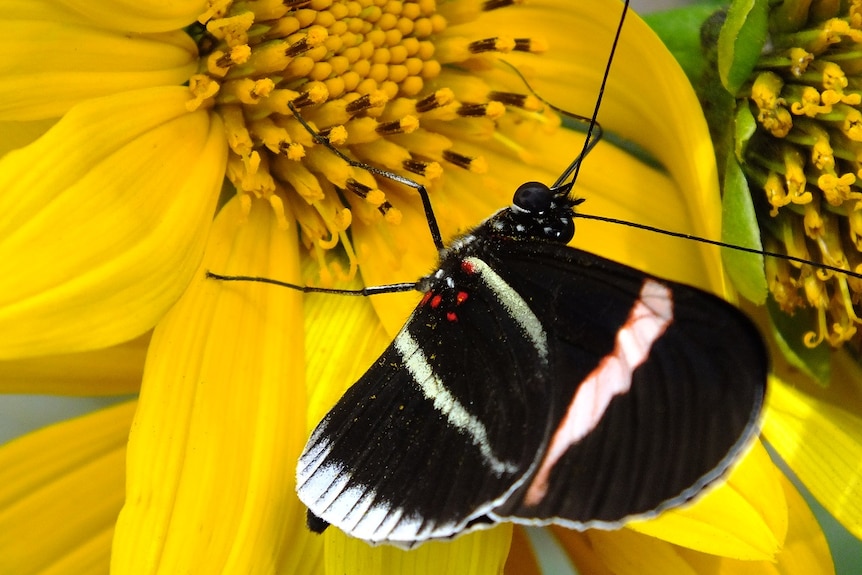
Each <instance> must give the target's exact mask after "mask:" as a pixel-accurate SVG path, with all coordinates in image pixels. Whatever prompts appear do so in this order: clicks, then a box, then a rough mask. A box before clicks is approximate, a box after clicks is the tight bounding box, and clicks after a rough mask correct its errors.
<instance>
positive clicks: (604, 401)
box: [524, 279, 673, 505]
mask: <svg viewBox="0 0 862 575" xmlns="http://www.w3.org/2000/svg"><path fill="white" fill-rule="evenodd" d="M672 319H673V296H672V294H671V291H670V289H669V288H668V287H667V286H664V285H662V284H660V283H658V282H656V281H654V280H651V279H647V280H646V281H645V282H644V285H643V286H642V287H641V292H640V297H639V298H638V300H637V301H636V302H635V305H634V307H632V310H631V311H630V312H629V316H628V319H626V322H625V324H623V327H622V328H620V330H619V331H618V332H617V337H616V342H615V345H614V350H613V351H612V352H611V354H610V355H608V356H606V357H604V358H603V359H602V361H601V362H600V363H599V365H598V366H596V368H595V369H594V370H593V371H592V373H590V374H589V375H588V376H587V378H586V379H585V380H584V382H583V383H582V384H581V385H580V386H579V387H578V390H577V392H575V396H574V397H573V398H572V402H571V403H570V404H569V409H568V411H567V412H566V415H565V417H564V418H563V420H562V422H561V423H560V426H559V427H558V428H557V431H556V432H555V433H554V437H553V438H552V439H551V443H550V445H549V446H548V451H547V453H545V457H544V458H543V460H542V465H541V466H540V467H539V470H538V471H537V472H536V476H535V477H534V478H533V481H532V483H531V484H530V487H529V489H528V490H527V495H526V497H525V498H524V502H525V503H526V504H527V505H536V504H537V503H539V502H540V501H541V500H542V498H543V497H544V496H545V493H546V492H547V489H548V476H549V474H550V472H551V469H553V467H554V465H555V464H556V463H557V461H558V460H559V459H560V457H562V456H563V454H564V453H565V452H566V450H568V449H569V447H571V446H572V445H574V444H575V443H577V442H578V441H580V440H581V439H583V438H584V437H586V436H587V435H588V434H589V433H590V432H591V431H593V430H594V429H595V428H596V426H597V425H598V424H599V421H601V419H602V417H604V415H605V411H606V410H607V408H608V405H610V403H611V400H612V399H613V398H614V396H617V395H621V394H623V393H627V392H628V391H629V389H631V385H632V374H633V373H634V370H635V369H636V368H637V367H638V366H639V365H641V364H642V363H643V362H644V361H645V360H646V358H647V357H649V353H650V349H652V346H653V344H654V343H655V342H656V340H657V339H658V338H659V337H661V335H662V334H663V333H664V332H665V330H666V329H667V326H668V325H670V323H671V320H672Z"/></svg>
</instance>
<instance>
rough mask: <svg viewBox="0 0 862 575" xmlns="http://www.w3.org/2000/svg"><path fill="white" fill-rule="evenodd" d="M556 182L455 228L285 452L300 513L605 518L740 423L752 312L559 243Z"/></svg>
mask: <svg viewBox="0 0 862 575" xmlns="http://www.w3.org/2000/svg"><path fill="white" fill-rule="evenodd" d="M570 188H571V184H567V185H564V186H561V187H558V188H556V189H551V188H549V187H547V186H545V185H543V184H540V183H536V182H530V183H527V184H523V185H522V186H520V187H519V188H518V190H517V192H515V196H514V203H513V205H512V206H511V207H509V208H505V209H503V210H501V211H499V212H497V213H496V214H495V215H493V216H492V217H491V218H489V219H488V220H486V221H485V222H483V223H482V224H480V225H479V226H478V227H476V228H475V229H473V230H472V231H471V232H469V233H467V234H466V235H463V236H461V237H460V238H458V239H457V240H455V241H454V242H453V243H452V244H451V245H450V246H449V247H448V248H447V249H445V250H444V251H442V252H441V254H440V265H439V269H438V270H437V271H436V272H434V273H433V274H431V275H430V276H428V277H426V278H423V279H422V280H420V281H419V282H418V284H417V289H420V290H421V291H423V292H424V294H425V295H424V297H423V298H422V301H421V302H420V304H419V305H418V307H417V308H416V309H415V310H414V312H413V314H412V315H411V316H410V318H409V319H408V321H407V323H406V324H405V325H404V327H403V328H402V329H401V331H400V333H399V334H398V335H397V336H396V338H395V340H394V341H393V342H392V344H391V345H390V346H389V347H388V348H387V350H386V351H385V352H384V353H383V355H382V356H380V358H379V359H378V360H377V361H376V362H375V363H374V365H372V366H371V368H370V369H369V370H368V371H367V372H366V373H365V375H363V376H362V377H361V378H360V379H359V381H358V382H356V383H355V384H354V385H353V386H352V387H351V388H350V389H349V390H348V391H347V392H346V393H345V394H344V396H343V397H342V398H341V399H340V400H339V402H338V403H337V404H336V405H335V407H334V408H333V409H332V410H331V411H330V412H329V414H327V415H326V417H325V418H324V419H323V421H321V422H320V424H319V425H318V426H317V428H316V429H315V430H314V432H313V434H312V436H311V438H310V439H309V441H308V444H307V445H306V448H305V451H304V452H303V454H302V456H301V457H300V460H299V463H298V467H297V486H298V487H297V491H298V494H299V497H300V499H301V500H302V501H303V503H305V505H307V506H308V508H309V525H310V527H312V529H314V530H316V531H322V530H323V529H324V528H325V527H326V526H327V524H333V525H335V526H337V527H338V528H339V529H342V530H343V531H345V532H346V533H348V534H350V535H353V536H355V537H358V538H360V539H364V540H367V541H370V542H386V543H392V544H397V545H401V546H407V547H409V546H412V545H414V544H416V543H418V542H422V541H425V540H428V539H435V538H446V537H452V536H454V535H457V534H460V533H462V532H465V531H467V530H470V529H473V528H477V527H482V526H488V525H491V524H494V523H497V522H500V521H513V522H518V523H528V524H546V523H556V524H560V525H564V526H568V527H573V528H577V529H583V528H588V527H598V528H614V527H618V526H620V525H621V523H622V522H624V521H626V520H629V519H632V518H635V517H639V518H643V517H651V516H654V515H656V514H658V513H659V512H661V511H662V510H664V509H666V508H669V507H673V506H676V505H679V504H681V503H684V502H686V501H688V500H690V499H691V498H692V497H694V496H695V495H696V494H698V493H699V492H701V491H702V490H703V489H704V487H706V486H707V485H708V484H709V483H711V482H712V481H714V480H715V479H717V478H719V477H721V476H722V474H724V473H725V472H726V471H727V469H728V467H729V466H730V465H731V463H732V462H733V461H734V460H735V459H736V458H737V457H738V455H739V453H740V451H741V450H742V449H743V448H744V447H745V446H746V445H747V444H748V443H749V442H750V440H751V439H752V437H753V436H754V435H755V434H756V433H757V421H758V417H759V413H760V411H761V408H762V405H763V398H764V393H765V388H766V376H767V370H768V359H767V353H766V350H765V348H764V344H763V342H762V339H761V337H760V335H759V333H758V331H757V329H756V328H755V327H754V326H753V325H752V323H751V322H750V321H749V320H748V319H747V318H746V317H745V316H744V315H743V314H742V313H741V312H739V311H738V310H737V309H736V308H734V307H733V306H731V305H730V304H728V303H727V302H725V301H724V300H721V299H719V298H717V297H715V296H713V295H711V294H708V293H706V292H704V291H701V290H699V289H696V288H693V287H690V286H686V285H683V284H679V283H675V282H670V281H667V280H663V279H659V278H656V277H652V276H650V275H648V274H645V273H643V272H641V271H638V270H635V269H633V268H630V267H628V266H625V265H622V264H619V263H616V262H613V261H610V260H607V259H604V258H601V257H598V256H596V255H593V254H590V253H587V252H584V251H581V250H577V249H574V248H571V247H568V246H566V243H567V242H568V241H569V240H570V239H571V238H572V236H573V234H574V223H573V208H574V206H575V205H576V204H578V203H580V202H579V201H577V200H572V199H570V198H569V191H570Z"/></svg>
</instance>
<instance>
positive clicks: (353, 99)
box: [187, 0, 841, 283]
mask: <svg viewBox="0 0 862 575" xmlns="http://www.w3.org/2000/svg"><path fill="white" fill-rule="evenodd" d="M520 3H521V2H520V0H489V1H485V2H482V1H479V0H467V1H464V2H453V3H444V2H435V1H434V0H413V1H411V0H287V1H283V0H282V1H276V0H261V1H256V2H234V1H231V0H209V2H208V3H207V4H208V5H207V9H206V11H205V12H204V13H203V14H202V15H201V16H200V17H199V19H198V21H199V23H200V24H201V25H203V26H200V25H196V26H193V27H190V28H189V33H190V34H192V35H193V37H195V36H194V34H198V36H197V37H195V39H196V41H197V42H198V46H199V48H200V52H201V57H200V64H199V67H198V70H197V73H196V74H195V75H194V76H193V77H192V78H191V79H190V80H189V91H190V93H191V98H190V100H189V102H188V104H187V105H188V107H189V109H191V110H194V109H198V108H207V109H212V110H213V111H214V112H216V113H217V114H219V115H220V116H221V117H222V119H223V121H224V126H225V131H226V138H227V143H228V147H229V154H230V156H229V159H228V170H227V177H228V179H229V180H230V182H231V184H232V185H233V187H234V188H235V189H236V192H237V193H238V194H240V195H241V196H243V199H242V205H243V206H245V209H246V210H248V209H250V206H251V204H252V201H257V200H263V201H266V202H267V203H268V204H269V206H271V209H272V210H273V211H274V212H275V214H276V215H277V218H278V222H279V225H280V226H281V227H283V228H285V229H288V230H291V229H292V230H293V232H292V233H299V234H300V237H301V240H302V242H303V244H304V245H305V246H306V247H307V248H308V249H309V251H310V252H311V253H312V255H313V257H314V258H315V259H316V260H317V261H318V262H319V263H320V271H319V274H318V276H317V279H318V280H320V281H323V282H325V281H326V278H327V277H330V276H333V275H338V274H332V273H330V272H331V270H332V269H334V268H336V267H338V266H337V265H336V264H334V263H333V260H332V259H331V258H330V256H328V255H327V254H328V253H330V252H331V251H332V250H336V249H337V250H338V252H337V253H334V254H332V256H331V257H332V258H344V257H346V258H347V260H348V262H349V268H350V270H351V273H352V272H353V271H355V270H356V269H357V265H358V262H357V261H356V257H355V255H354V254H355V252H356V250H354V248H353V246H352V245H351V242H353V241H355V235H354V234H353V233H351V227H352V225H353V224H354V222H357V221H361V222H362V223H363V226H366V225H371V226H380V229H381V231H383V233H382V237H384V238H390V237H391V236H392V235H391V234H388V233H386V232H385V231H384V230H385V228H386V227H387V226H396V225H399V224H400V222H401V214H402V209H401V208H402V207H403V206H404V205H407V204H411V205H412V204H415V202H416V195H415V192H414V191H413V190H412V189H411V188H410V187H409V186H406V185H403V184H400V183H398V182H395V181H393V180H392V179H391V178H387V177H386V176H385V174H383V173H382V171H386V172H389V173H392V174H395V175H396V176H398V177H400V178H401V179H404V178H407V179H410V180H413V181H417V182H419V183H420V184H422V185H424V186H425V187H426V189H428V191H429V193H430V194H431V197H432V202H433V197H434V193H435V191H436V190H437V189H438V188H439V187H440V186H443V185H445V182H446V181H447V173H451V172H461V173H464V174H466V177H472V176H473V175H478V174H483V173H486V172H487V171H488V163H487V161H486V160H485V158H484V157H482V156H481V155H477V153H476V150H481V149H482V142H483V141H485V142H487V143H488V145H496V144H497V143H498V142H500V141H505V140H506V138H508V139H510V140H514V139H516V138H515V134H514V133H512V130H515V129H516V127H517V126H518V125H519V124H521V123H523V121H524V119H525V118H526V119H527V120H528V121H530V122H535V123H537V124H543V125H558V124H559V121H558V119H557V117H556V115H555V114H554V113H553V112H552V111H550V110H543V108H544V106H543V105H542V103H541V101H540V100H538V99H537V98H536V97H535V96H533V95H531V94H530V93H529V90H528V89H527V87H526V86H524V93H518V92H516V91H515V92H513V91H512V86H515V85H517V82H518V80H517V79H515V80H514V82H513V81H511V80H512V79H511V78H510V79H509V81H507V82H506V84H505V86H503V85H500V84H499V82H500V80H499V79H498V76H499V74H496V75H494V74H487V75H485V76H481V75H468V74H466V73H465V71H466V70H490V69H492V68H493V67H494V60H495V59H497V58H499V57H500V56H501V55H505V54H508V53H511V52H525V53H528V54H540V53H541V52H543V51H545V50H546V49H547V43H546V42H545V40H544V39H543V38H541V37H539V36H536V37H528V36H524V37H508V36H490V35H487V36H478V37H477V36H476V34H475V31H476V30H478V29H480V27H476V26H475V25H474V24H475V21H477V20H480V19H481V18H482V16H483V14H484V13H485V12H488V11H490V10H505V9H511V7H515V6H517V5H518V4H520ZM462 25H464V26H462ZM204 28H205V30H206V32H205V33H202V32H201V30H202V29H204ZM461 30H463V32H462V31H461ZM487 31H488V30H485V32H486V34H487ZM833 76H834V77H835V83H836V85H839V84H840V83H841V82H840V74H838V71H833ZM504 88H505V89H504ZM510 113H516V114H518V115H519V116H518V120H517V121H509V122H506V121H504V120H505V116H507V115H508V114H510ZM498 136H500V137H498ZM477 144H478V146H477ZM462 148H463V149H462ZM467 150H470V151H469V152H468V151H467ZM362 166H369V167H371V168H372V170H371V171H368V170H365V169H363V167H362ZM477 185H479V184H478V183H477ZM440 214H441V217H442V218H444V220H445V217H446V210H441V211H440ZM440 225H441V228H444V229H445V228H446V225H447V224H446V221H441V222H440ZM455 231H459V230H452V232H451V233H454V232H455ZM386 241H390V240H388V239H387V240H386ZM392 251H393V253H397V254H401V253H402V252H403V250H401V249H400V248H399V247H398V246H392ZM399 257H400V255H399ZM391 259H392V258H387V261H388V260H391ZM309 281H310V283H315V282H314V278H311V279H310V280H309Z"/></svg>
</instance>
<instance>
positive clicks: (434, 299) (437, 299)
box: [431, 295, 443, 309]
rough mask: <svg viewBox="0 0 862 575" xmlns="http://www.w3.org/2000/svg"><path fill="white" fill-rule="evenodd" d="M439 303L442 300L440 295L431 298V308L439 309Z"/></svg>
mask: <svg viewBox="0 0 862 575" xmlns="http://www.w3.org/2000/svg"><path fill="white" fill-rule="evenodd" d="M441 301H443V298H442V297H440V295H435V296H434V297H432V298H431V307H433V308H434V309H437V308H438V307H440V302H441Z"/></svg>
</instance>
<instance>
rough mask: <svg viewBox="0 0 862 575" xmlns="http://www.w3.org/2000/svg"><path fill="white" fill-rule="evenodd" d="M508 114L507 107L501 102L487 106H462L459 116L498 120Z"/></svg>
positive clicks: (487, 104) (489, 103) (459, 109)
mask: <svg viewBox="0 0 862 575" xmlns="http://www.w3.org/2000/svg"><path fill="white" fill-rule="evenodd" d="M505 113H506V107H505V106H504V105H503V104H501V103H500V102H488V103H486V104H461V106H459V107H458V110H457V114H458V115H459V116H463V117H465V118H491V119H492V120H496V119H497V118H499V117H501V116H502V115H503V114H505Z"/></svg>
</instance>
